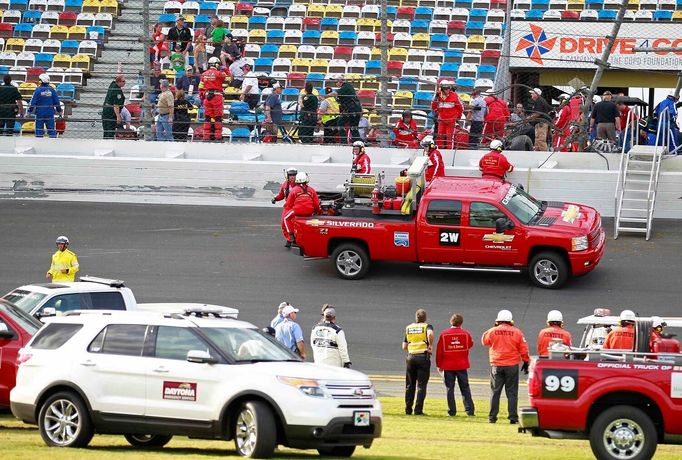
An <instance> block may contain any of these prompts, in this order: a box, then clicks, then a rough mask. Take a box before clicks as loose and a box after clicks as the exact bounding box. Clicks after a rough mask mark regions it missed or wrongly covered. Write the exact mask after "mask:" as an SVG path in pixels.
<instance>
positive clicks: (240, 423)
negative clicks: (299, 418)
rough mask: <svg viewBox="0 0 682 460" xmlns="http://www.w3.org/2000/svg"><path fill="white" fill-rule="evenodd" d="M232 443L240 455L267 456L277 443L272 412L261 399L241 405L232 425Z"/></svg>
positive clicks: (251, 456)
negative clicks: (233, 425) (235, 420)
mask: <svg viewBox="0 0 682 460" xmlns="http://www.w3.org/2000/svg"><path fill="white" fill-rule="evenodd" d="M234 445H235V447H236V448H237V452H238V453H239V455H241V456H242V457H249V458H267V457H270V456H271V455H272V453H273V452H274V450H275V447H276V445H277V427H276V426H275V418H274V414H273V413H272V411H271V410H270V408H269V407H268V406H267V404H265V403H264V402H261V401H249V402H246V403H244V404H243V405H242V407H241V409H240V410H239V415H237V422H236V424H235V427H234Z"/></svg>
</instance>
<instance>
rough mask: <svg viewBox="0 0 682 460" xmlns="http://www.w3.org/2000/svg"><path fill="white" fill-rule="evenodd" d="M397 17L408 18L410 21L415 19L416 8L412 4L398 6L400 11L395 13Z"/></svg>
mask: <svg viewBox="0 0 682 460" xmlns="http://www.w3.org/2000/svg"><path fill="white" fill-rule="evenodd" d="M395 18H396V19H407V20H408V21H414V8H413V7H411V6H401V7H399V8H398V12H397V13H396V15H395Z"/></svg>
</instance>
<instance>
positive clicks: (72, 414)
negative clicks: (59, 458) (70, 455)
mask: <svg viewBox="0 0 682 460" xmlns="http://www.w3.org/2000/svg"><path fill="white" fill-rule="evenodd" d="M43 428H44V430H45V434H46V435H47V437H48V438H49V439H50V441H52V442H53V443H55V444H56V445H59V446H68V445H69V444H71V443H73V442H74V440H75V439H76V437H78V434H79V433H80V431H81V414H80V412H78V408H77V407H76V405H75V404H74V403H72V402H71V401H69V400H68V399H57V400H56V401H53V402H52V404H50V405H49V406H48V408H47V410H46V411H45V417H44V419H43Z"/></svg>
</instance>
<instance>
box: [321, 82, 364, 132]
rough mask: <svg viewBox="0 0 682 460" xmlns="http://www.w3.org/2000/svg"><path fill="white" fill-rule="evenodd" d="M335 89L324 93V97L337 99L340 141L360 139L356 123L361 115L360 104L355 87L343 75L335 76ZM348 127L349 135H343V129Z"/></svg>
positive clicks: (357, 123)
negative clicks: (339, 114)
mask: <svg viewBox="0 0 682 460" xmlns="http://www.w3.org/2000/svg"><path fill="white" fill-rule="evenodd" d="M336 88H337V89H336V91H332V92H331V93H329V94H327V95H325V96H324V97H325V98H329V97H335V98H337V99H338V101H339V109H340V113H341V116H340V117H338V119H337V122H338V123H337V124H338V127H339V131H341V133H342V135H341V137H342V141H343V140H345V143H347V144H352V143H353V142H355V141H358V140H360V133H359V132H358V125H359V124H360V118H361V117H362V105H361V104H360V99H358V95H357V93H356V92H355V88H354V87H353V85H351V84H350V83H349V82H347V81H346V78H345V77H344V76H343V75H339V76H338V77H337V78H336ZM346 129H348V132H349V135H345V134H344V133H345V130H346Z"/></svg>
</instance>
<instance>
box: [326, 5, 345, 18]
mask: <svg viewBox="0 0 682 460" xmlns="http://www.w3.org/2000/svg"><path fill="white" fill-rule="evenodd" d="M342 16H343V6H341V5H327V8H325V10H324V17H325V18H337V19H339V18H341V17H342Z"/></svg>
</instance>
